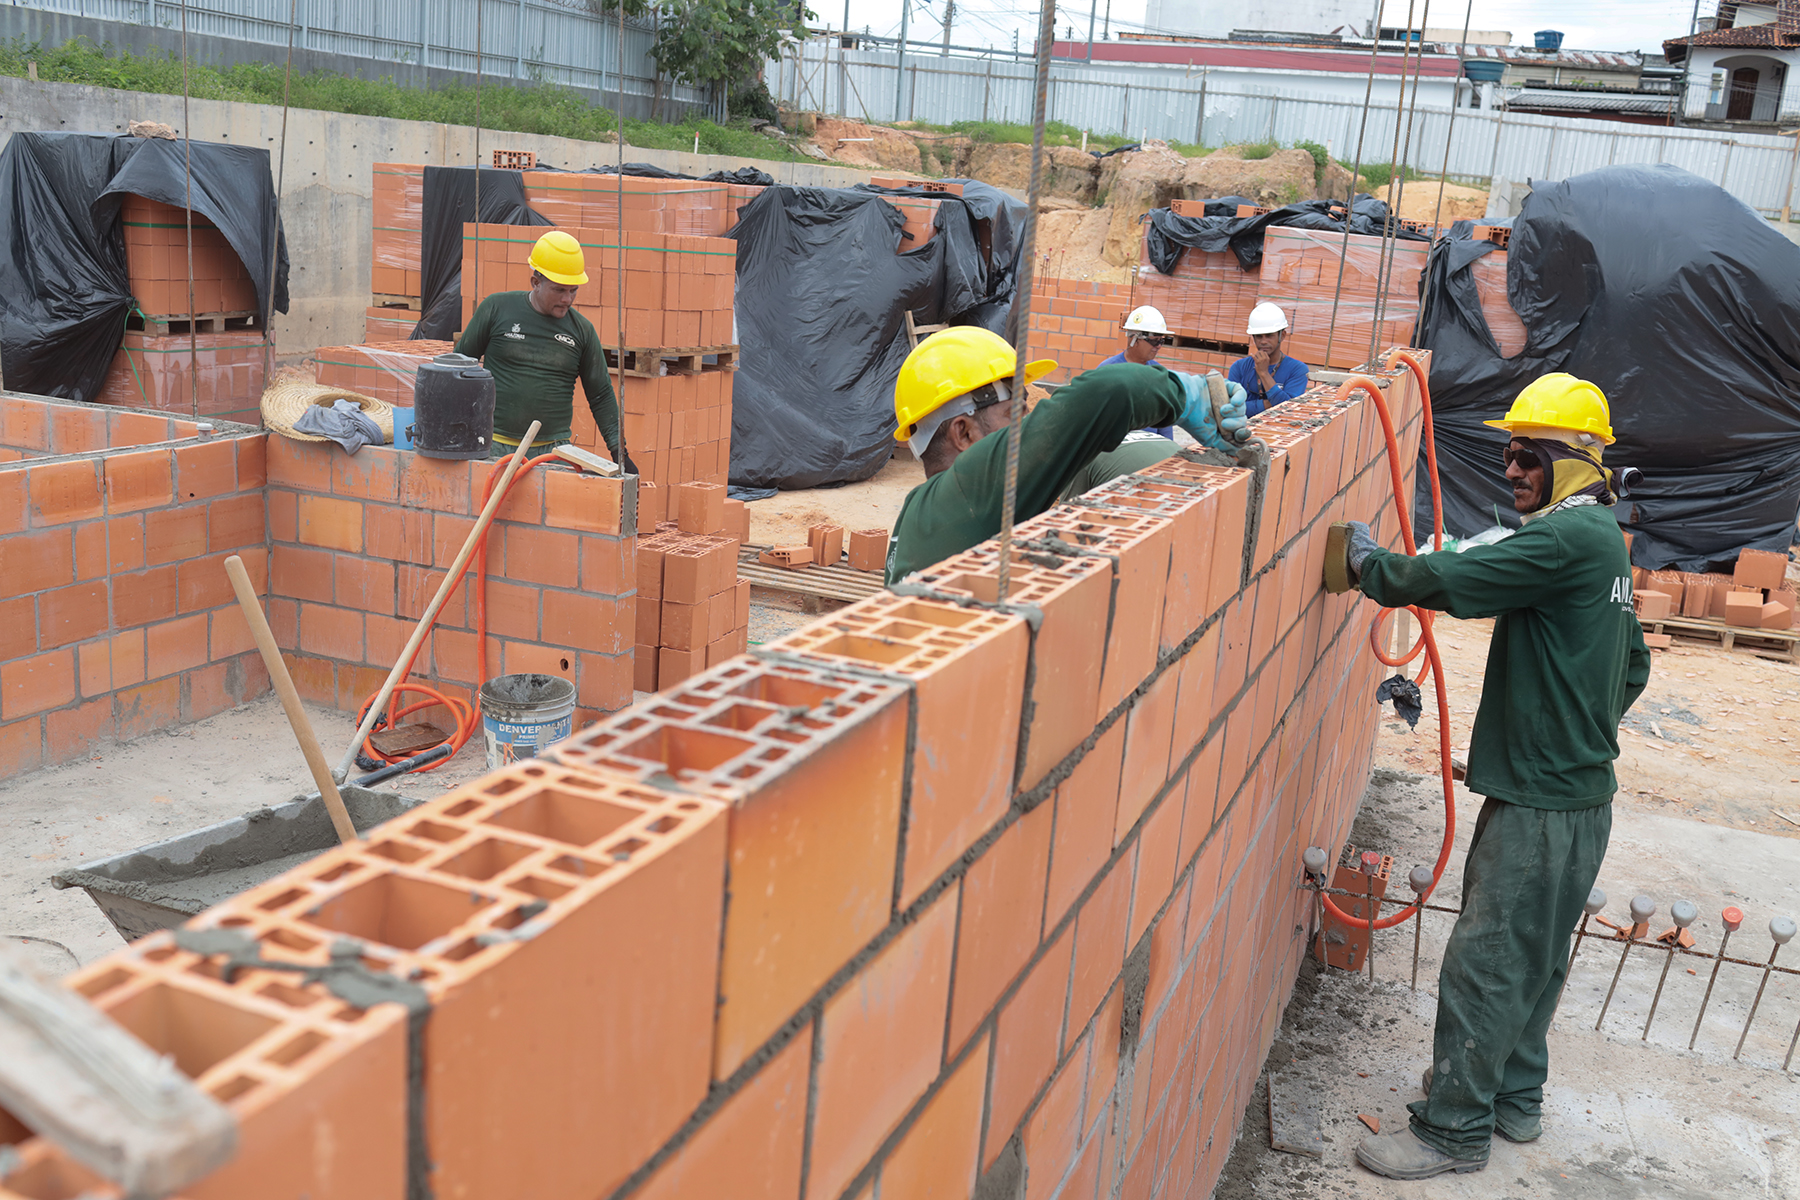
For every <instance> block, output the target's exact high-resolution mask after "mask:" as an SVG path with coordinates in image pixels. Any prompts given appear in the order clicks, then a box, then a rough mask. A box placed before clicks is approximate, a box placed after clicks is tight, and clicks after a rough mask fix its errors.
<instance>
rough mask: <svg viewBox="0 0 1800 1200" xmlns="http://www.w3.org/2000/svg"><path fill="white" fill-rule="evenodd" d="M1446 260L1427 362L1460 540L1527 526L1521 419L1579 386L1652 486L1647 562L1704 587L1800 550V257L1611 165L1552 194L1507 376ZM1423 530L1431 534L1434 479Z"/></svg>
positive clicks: (1535, 203) (1671, 178)
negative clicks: (1517, 504)
mask: <svg viewBox="0 0 1800 1200" xmlns="http://www.w3.org/2000/svg"><path fill="white" fill-rule="evenodd" d="M1489 252H1490V251H1489V248H1487V247H1485V246H1484V245H1482V244H1479V243H1472V242H1469V241H1468V240H1466V237H1465V238H1464V239H1460V240H1449V241H1445V242H1442V243H1440V244H1439V245H1438V246H1437V247H1436V248H1435V249H1434V251H1433V253H1432V255H1431V259H1430V262H1429V265H1428V267H1427V271H1426V278H1425V285H1424V305H1425V307H1424V311H1423V315H1422V320H1421V325H1420V329H1419V331H1418V336H1417V338H1416V339H1415V340H1416V342H1417V344H1419V345H1422V346H1425V347H1427V348H1429V349H1430V350H1431V351H1432V363H1431V397H1432V412H1433V414H1434V417H1435V421H1436V429H1437V448H1438V470H1439V475H1440V478H1441V480H1442V489H1443V496H1444V524H1445V527H1446V528H1447V529H1448V530H1449V531H1450V532H1451V533H1452V534H1455V535H1457V536H1465V537H1466V536H1469V535H1471V534H1474V533H1477V532H1479V531H1480V530H1482V529H1486V528H1489V527H1491V526H1492V525H1493V524H1494V518H1495V513H1496V510H1497V511H1498V514H1499V518H1500V520H1501V521H1502V523H1504V524H1506V525H1509V526H1512V525H1517V524H1518V517H1517V515H1516V514H1515V513H1514V512H1513V509H1512V504H1511V493H1510V491H1509V490H1508V488H1507V486H1506V482H1505V480H1504V479H1503V478H1502V476H1501V470H1500V451H1501V449H1502V448H1503V447H1504V446H1505V444H1506V435H1505V434H1504V433H1502V432H1500V431H1499V430H1495V429H1489V428H1487V427H1486V426H1484V425H1482V424H1481V422H1482V421H1484V420H1487V419H1491V418H1495V417H1499V416H1503V415H1504V414H1505V413H1506V410H1507V408H1508V406H1509V405H1510V404H1511V401H1512V398H1513V397H1514V396H1515V395H1517V394H1518V392H1519V391H1520V390H1521V389H1522V388H1523V387H1524V386H1525V385H1526V384H1528V383H1530V382H1531V381H1532V380H1534V379H1536V378H1537V377H1538V376H1540V375H1543V374H1545V373H1547V372H1551V371H1567V372H1569V373H1571V374H1573V375H1577V376H1579V377H1581V378H1583V379H1588V380H1592V381H1593V382H1594V383H1596V384H1598V385H1599V386H1600V388H1601V390H1603V391H1604V392H1605V393H1606V395H1607V398H1608V400H1609V401H1610V402H1611V408H1612V425H1613V431H1614V433H1615V434H1616V435H1617V437H1618V442H1617V444H1615V445H1613V446H1610V447H1608V448H1607V451H1606V462H1607V464H1608V465H1609V466H1619V465H1625V466H1634V467H1637V468H1639V469H1640V470H1641V471H1642V472H1643V479H1642V481H1641V482H1640V483H1638V485H1637V486H1636V487H1635V488H1634V489H1633V491H1632V494H1631V496H1630V498H1629V499H1627V500H1625V501H1624V502H1623V503H1622V504H1620V505H1619V507H1618V509H1617V510H1616V511H1617V513H1618V516H1619V519H1620V522H1621V523H1622V524H1623V525H1624V526H1625V527H1626V528H1627V529H1629V530H1631V532H1632V534H1633V541H1632V554H1631V558H1632V562H1633V563H1635V564H1636V565H1638V566H1641V567H1647V568H1650V569H1652V570H1655V569H1660V568H1664V567H1673V568H1675V569H1678V570H1683V571H1704V570H1709V569H1714V568H1718V567H1721V566H1724V565H1726V564H1729V563H1730V562H1731V561H1732V560H1733V559H1734V558H1735V557H1736V555H1737V552H1738V551H1739V550H1740V549H1743V548H1745V547H1755V548H1759V549H1767V550H1786V549H1787V548H1788V545H1789V544H1790V543H1791V542H1792V541H1793V540H1794V519H1795V515H1796V512H1797V511H1800V246H1796V245H1794V243H1792V242H1790V241H1788V240H1787V239H1786V238H1784V237H1783V236H1781V234H1779V233H1777V232H1776V231H1775V230H1773V229H1771V228H1770V227H1769V223H1768V222H1767V221H1765V220H1763V219H1762V218H1761V217H1760V216H1758V215H1757V214H1756V213H1755V212H1753V211H1752V210H1751V209H1750V208H1748V207H1747V206H1745V205H1744V204H1743V203H1742V202H1741V201H1739V200H1737V199H1735V198H1734V197H1732V196H1731V195H1730V194H1729V193H1727V192H1725V191H1724V190H1723V189H1721V188H1719V187H1718V186H1716V185H1714V184H1712V183H1709V182H1707V181H1706V180H1704V179H1701V178H1699V177H1697V176H1695V175H1691V174H1689V173H1687V172H1686V171H1683V170H1680V169H1679V168H1676V167H1669V166H1656V167H1647V166H1645V167H1608V168H1605V169H1604V170H1599V171H1593V172H1590V173H1588V174H1586V175H1578V176H1576V177H1574V178H1573V179H1569V180H1565V181H1563V182H1560V183H1545V182H1534V183H1533V185H1532V191H1531V194H1530V196H1528V197H1527V198H1526V200H1525V207H1524V210H1523V211H1522V212H1521V213H1520V215H1519V216H1518V218H1517V219H1516V220H1515V221H1514V222H1513V226H1512V237H1511V243H1510V246H1509V248H1508V253H1507V281H1506V290H1507V295H1508V297H1509V298H1510V300H1511V302H1512V306H1513V308H1514V309H1515V310H1516V311H1517V312H1518V314H1519V317H1520V319H1521V320H1522V321H1523V322H1524V324H1525V329H1526V334H1527V336H1526V341H1525V347H1524V349H1523V350H1522V351H1521V352H1520V353H1519V354H1518V355H1517V356H1516V357H1513V358H1510V359H1508V358H1502V357H1501V356H1500V351H1499V347H1498V345H1497V344H1496V343H1495V341H1494V338H1493V335H1492V334H1491V333H1490V332H1489V330H1488V327H1487V323H1486V321H1485V320H1484V319H1483V318H1482V315H1481V307H1480V304H1479V302H1478V299H1477V297H1476V294H1475V286H1474V283H1473V281H1472V279H1471V277H1470V274H1469V272H1468V270H1467V267H1468V265H1469V263H1471V262H1473V261H1474V260H1475V259H1476V258H1477V257H1479V256H1480V255H1482V254H1484V253H1489ZM1419 470H1420V475H1419V479H1420V485H1419V489H1418V501H1417V507H1416V510H1415V513H1414V526H1415V529H1416V530H1418V531H1419V536H1420V537H1423V536H1424V531H1425V530H1426V529H1428V528H1429V524H1430V506H1429V493H1428V492H1427V490H1426V487H1425V484H1424V464H1423V459H1422V458H1421V462H1420V468H1419Z"/></svg>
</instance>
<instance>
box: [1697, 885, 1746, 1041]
mask: <svg viewBox="0 0 1800 1200" xmlns="http://www.w3.org/2000/svg"><path fill="white" fill-rule="evenodd" d="M1719 919H1720V921H1721V922H1723V923H1724V925H1725V936H1724V937H1722V938H1720V939H1719V953H1718V954H1717V955H1716V956H1715V957H1714V958H1713V969H1712V974H1710V975H1708V976H1707V979H1706V995H1704V996H1702V997H1700V1012H1699V1013H1698V1014H1697V1015H1696V1016H1695V1017H1694V1032H1693V1033H1691V1034H1689V1035H1688V1049H1689V1050H1692V1049H1693V1048H1694V1041H1695V1039H1696V1038H1698V1037H1699V1036H1700V1022H1702V1021H1704V1020H1705V1019H1706V1006H1707V1004H1708V1003H1709V1002H1710V1001H1711V1000H1712V992H1713V984H1715V983H1717V982H1718V981H1719V966H1720V965H1721V964H1722V963H1723V962H1724V961H1725V947H1727V946H1729V945H1731V935H1732V934H1734V933H1736V932H1737V927H1738V926H1739V925H1742V924H1743V923H1744V912H1743V910H1742V909H1740V908H1737V907H1732V908H1727V909H1726V910H1725V911H1724V912H1722V913H1720V914H1719Z"/></svg>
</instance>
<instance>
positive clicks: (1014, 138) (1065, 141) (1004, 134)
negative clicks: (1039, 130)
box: [894, 121, 1137, 151]
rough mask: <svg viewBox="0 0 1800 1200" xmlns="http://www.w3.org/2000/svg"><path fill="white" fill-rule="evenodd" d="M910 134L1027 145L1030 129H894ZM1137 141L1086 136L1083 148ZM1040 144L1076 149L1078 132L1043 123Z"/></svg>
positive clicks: (962, 125) (978, 125) (916, 124)
mask: <svg viewBox="0 0 1800 1200" xmlns="http://www.w3.org/2000/svg"><path fill="white" fill-rule="evenodd" d="M894 127H895V128H896V129H906V130H910V131H912V132H914V133H935V134H940V135H942V136H944V137H965V138H968V139H969V140H970V141H971V142H1020V143H1023V144H1024V145H1027V146H1029V145H1031V126H1029V125H1014V124H1011V123H1009V122H1006V121H956V122H953V123H952V124H949V125H933V124H932V123H931V122H929V121H902V122H900V123H898V124H897V125H895V126H894ZM1136 140H1137V139H1135V138H1128V137H1124V136H1122V135H1119V134H1112V133H1089V134H1088V139H1087V146H1088V149H1089V150H1101V151H1106V150H1112V149H1114V148H1116V147H1118V146H1129V145H1131V144H1132V143H1133V142H1135V141H1136ZM1044 145H1046V146H1076V147H1079V146H1080V145H1081V130H1079V129H1077V128H1076V127H1075V126H1073V125H1068V124H1065V123H1063V122H1062V121H1046V122H1045V123H1044Z"/></svg>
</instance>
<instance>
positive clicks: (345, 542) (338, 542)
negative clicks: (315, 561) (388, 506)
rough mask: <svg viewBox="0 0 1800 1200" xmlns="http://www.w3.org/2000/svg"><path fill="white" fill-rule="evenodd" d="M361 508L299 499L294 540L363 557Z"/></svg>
mask: <svg viewBox="0 0 1800 1200" xmlns="http://www.w3.org/2000/svg"><path fill="white" fill-rule="evenodd" d="M362 519H363V506H362V503H361V501H357V500H338V499H334V498H332V497H330V496H305V495H303V496H301V497H300V509H299V527H298V537H297V539H296V540H298V541H299V542H301V543H303V544H305V545H308V546H322V547H325V548H326V549H330V550H347V551H349V552H350V553H352V554H360V553H362V548H363V526H362Z"/></svg>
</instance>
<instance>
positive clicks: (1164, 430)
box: [1100, 350, 1175, 438]
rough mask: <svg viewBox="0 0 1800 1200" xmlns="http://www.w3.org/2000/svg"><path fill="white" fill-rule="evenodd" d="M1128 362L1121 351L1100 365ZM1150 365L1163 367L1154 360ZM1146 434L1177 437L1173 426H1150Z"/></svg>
mask: <svg viewBox="0 0 1800 1200" xmlns="http://www.w3.org/2000/svg"><path fill="white" fill-rule="evenodd" d="M1126 361H1128V360H1127V359H1126V357H1125V352H1124V351H1123V350H1121V351H1119V352H1118V353H1117V354H1115V355H1113V356H1112V357H1111V358H1103V359H1101V360H1100V365H1101V366H1103V367H1110V366H1112V365H1113V364H1114V363H1122V362H1126ZM1149 365H1151V366H1153V367H1160V366H1162V364H1161V363H1159V362H1157V361H1156V360H1155V359H1154V358H1153V359H1151V360H1150V364H1149ZM1144 432H1145V433H1158V434H1161V435H1162V436H1163V437H1166V438H1172V437H1174V436H1175V427H1174V426H1173V425H1152V426H1150V428H1148V429H1146V430H1144Z"/></svg>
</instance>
